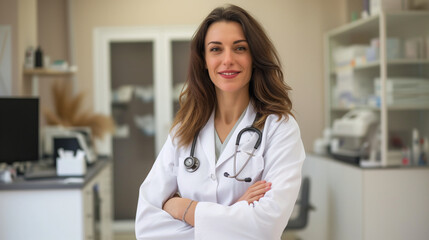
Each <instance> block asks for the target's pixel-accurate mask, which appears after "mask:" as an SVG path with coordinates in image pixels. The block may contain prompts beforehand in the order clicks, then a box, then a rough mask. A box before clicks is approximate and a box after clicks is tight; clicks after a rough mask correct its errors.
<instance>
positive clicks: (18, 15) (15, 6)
mask: <svg viewBox="0 0 429 240" xmlns="http://www.w3.org/2000/svg"><path fill="white" fill-rule="evenodd" d="M36 4H37V2H36V0H18V1H15V0H1V1H0V23H1V24H7V25H10V26H11V27H12V94H13V95H22V94H23V93H24V91H25V90H28V87H29V85H28V84H25V83H26V82H24V81H23V76H22V70H23V64H24V57H25V55H24V53H25V49H26V48H27V46H29V45H32V46H35V45H36V44H37V31H36V23H37V19H36V17H37V13H36Z"/></svg>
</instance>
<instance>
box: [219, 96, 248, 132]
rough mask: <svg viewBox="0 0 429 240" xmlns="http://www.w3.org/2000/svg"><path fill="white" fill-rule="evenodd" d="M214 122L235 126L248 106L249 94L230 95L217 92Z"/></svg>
mask: <svg viewBox="0 0 429 240" xmlns="http://www.w3.org/2000/svg"><path fill="white" fill-rule="evenodd" d="M216 95H217V108H216V113H215V120H216V121H217V122H221V123H223V124H226V125H230V124H235V122H237V120H238V119H239V118H240V116H241V114H242V113H243V111H244V110H245V109H246V107H247V106H248V105H249V101H250V98H249V93H248V92H247V91H246V92H243V93H241V94H240V93H239V94H230V93H225V92H220V91H219V92H217V93H216Z"/></svg>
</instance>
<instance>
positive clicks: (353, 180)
mask: <svg viewBox="0 0 429 240" xmlns="http://www.w3.org/2000/svg"><path fill="white" fill-rule="evenodd" d="M303 175H304V176H309V177H310V180H311V187H310V202H311V204H312V205H313V206H314V207H315V211H311V212H310V216H309V224H308V226H307V228H306V229H304V230H303V231H300V232H297V233H296V235H297V236H299V237H300V238H302V239H319V240H343V239H347V240H372V239H389V240H396V239H397V240H402V239H413V240H414V239H415V240H420V239H428V236H429V228H428V223H429V167H396V168H395V167H390V168H372V169H369V168H368V169H366V168H360V167H358V166H356V165H351V164H347V163H343V162H341V161H338V160H334V159H332V158H329V157H320V156H316V155H311V154H308V155H307V158H306V160H305V162H304V166H303Z"/></svg>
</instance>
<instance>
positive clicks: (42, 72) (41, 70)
mask: <svg viewBox="0 0 429 240" xmlns="http://www.w3.org/2000/svg"><path fill="white" fill-rule="evenodd" d="M74 73H76V71H74V70H66V71H59V70H53V69H46V68H35V69H25V70H24V74H25V75H38V76H62V75H71V74H74Z"/></svg>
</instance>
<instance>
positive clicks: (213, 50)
mask: <svg viewBox="0 0 429 240" xmlns="http://www.w3.org/2000/svg"><path fill="white" fill-rule="evenodd" d="M219 51H220V48H219V47H212V48H210V52H219Z"/></svg>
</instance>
